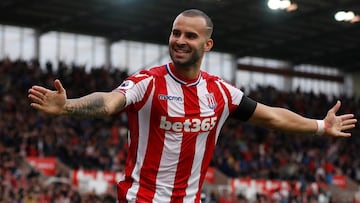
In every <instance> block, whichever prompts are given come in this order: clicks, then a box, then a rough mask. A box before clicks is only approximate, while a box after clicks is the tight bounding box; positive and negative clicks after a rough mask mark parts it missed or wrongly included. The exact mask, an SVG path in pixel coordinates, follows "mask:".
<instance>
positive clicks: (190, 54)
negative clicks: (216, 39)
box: [169, 15, 212, 67]
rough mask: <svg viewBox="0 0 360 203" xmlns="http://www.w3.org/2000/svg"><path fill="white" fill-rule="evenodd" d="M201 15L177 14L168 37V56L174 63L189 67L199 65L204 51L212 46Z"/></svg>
mask: <svg viewBox="0 0 360 203" xmlns="http://www.w3.org/2000/svg"><path fill="white" fill-rule="evenodd" d="M206 31H207V30H206V22H205V19H203V18H202V17H187V16H183V15H179V16H178V17H177V18H176V19H175V21H174V24H173V28H172V32H171V35H170V38H169V52H170V57H171V59H172V61H173V62H174V64H175V65H178V66H182V67H190V66H192V65H200V64H201V60H202V57H203V55H204V52H205V51H209V50H210V49H211V47H212V40H211V39H209V37H208V35H207V32H206Z"/></svg>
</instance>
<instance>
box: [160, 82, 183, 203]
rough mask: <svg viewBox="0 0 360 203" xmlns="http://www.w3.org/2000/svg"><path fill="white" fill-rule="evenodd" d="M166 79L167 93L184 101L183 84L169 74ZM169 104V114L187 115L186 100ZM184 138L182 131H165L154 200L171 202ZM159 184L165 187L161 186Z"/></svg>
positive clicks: (171, 101) (169, 101)
mask: <svg viewBox="0 0 360 203" xmlns="http://www.w3.org/2000/svg"><path fill="white" fill-rule="evenodd" d="M165 80H166V85H167V86H166V88H167V95H168V96H176V97H181V98H182V101H183V100H184V95H183V92H182V89H181V85H180V84H179V83H177V82H175V81H174V80H173V79H172V78H171V77H170V76H169V75H167V76H166V77H165ZM167 106H168V109H167V113H168V115H169V116H173V117H174V116H176V117H181V116H185V110H184V102H179V101H174V100H168V101H167ZM182 138H183V134H182V133H176V134H175V133H165V140H164V148H163V152H162V156H161V160H160V166H159V171H158V175H157V177H156V181H157V187H156V192H155V196H154V202H170V198H171V195H172V188H173V186H174V181H175V176H176V169H177V164H178V162H179V156H180V151H181V143H182ZM159 185H161V186H164V187H161V188H160V187H159Z"/></svg>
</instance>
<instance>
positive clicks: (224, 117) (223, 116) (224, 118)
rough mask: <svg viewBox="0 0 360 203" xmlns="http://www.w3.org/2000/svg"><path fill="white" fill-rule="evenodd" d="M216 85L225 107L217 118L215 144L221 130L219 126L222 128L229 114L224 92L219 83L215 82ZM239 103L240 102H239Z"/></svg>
mask: <svg viewBox="0 0 360 203" xmlns="http://www.w3.org/2000/svg"><path fill="white" fill-rule="evenodd" d="M216 84H217V85H218V87H219V89H220V92H221V94H222V97H223V99H224V102H225V105H224V110H223V112H222V114H221V117H220V118H219V120H218V122H219V123H218V126H219V127H218V128H216V140H215V143H217V140H218V138H219V135H220V130H221V126H223V124H224V123H225V121H226V119H227V118H228V116H229V114H230V112H229V111H230V110H229V106H228V103H229V101H228V98H227V96H226V94H225V91H224V90H223V88H222V86H221V85H220V83H219V82H218V81H217V82H216ZM239 103H240V102H239Z"/></svg>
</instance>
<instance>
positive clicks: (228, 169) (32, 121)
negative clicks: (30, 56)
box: [0, 59, 360, 203]
mask: <svg viewBox="0 0 360 203" xmlns="http://www.w3.org/2000/svg"><path fill="white" fill-rule="evenodd" d="M58 67H59V68H58V69H57V70H56V71H54V70H53V68H52V64H51V63H48V64H47V66H46V68H41V67H40V65H39V62H38V61H37V60H32V61H22V60H17V61H10V60H9V59H3V60H1V61H0V100H1V105H0V202H1V203H2V202H4V203H14V202H25V203H31V202H40V203H48V202H55V203H60V202H75V203H80V202H89V203H91V202H116V185H114V184H113V185H111V186H110V187H107V188H106V189H105V190H103V191H101V192H99V191H97V190H96V189H95V188H90V189H93V190H87V191H86V192H84V191H83V190H82V189H84V188H82V186H81V182H79V183H78V184H77V185H74V184H72V183H73V181H74V171H76V172H79V171H81V175H82V176H84V174H85V175H86V171H103V173H101V175H102V176H104V174H106V172H109V173H110V172H115V173H121V172H122V170H123V166H124V163H125V157H126V153H127V127H126V122H127V119H126V117H125V116H122V115H120V116H119V117H118V119H104V120H100V119H93V120H90V119H82V118H69V117H52V116H48V115H44V114H42V113H39V112H36V111H34V110H32V109H31V108H30V107H29V101H28V99H27V97H26V95H27V90H28V88H29V87H31V85H33V84H35V83H36V84H42V85H45V86H49V87H51V86H52V82H53V80H54V79H55V78H59V79H60V80H62V81H63V85H64V87H66V88H67V89H68V90H69V91H68V92H67V93H68V96H69V97H77V96H82V95H84V94H87V93H89V92H90V91H93V90H98V91H110V90H112V89H113V88H115V87H116V86H117V85H118V84H120V82H121V81H122V80H123V79H124V78H125V77H126V76H127V73H126V72H121V71H119V70H111V71H110V70H106V69H104V68H97V69H92V71H91V72H86V71H85V70H84V68H83V67H81V66H76V65H72V66H68V65H66V64H63V63H60V64H59V66H58ZM249 92H250V94H249V96H250V97H252V98H254V99H255V100H257V101H260V102H262V103H266V104H269V105H273V106H282V107H286V108H289V109H291V110H294V111H296V112H300V113H301V114H303V115H306V116H308V117H314V118H321V117H323V116H324V115H325V113H326V110H327V107H329V106H331V105H332V104H334V103H335V101H336V99H337V98H335V97H332V96H331V95H330V96H329V95H323V94H320V95H316V94H313V93H304V92H300V91H297V92H281V91H278V90H276V89H275V88H273V87H262V86H259V87H257V88H256V89H254V90H251V91H249ZM341 101H342V102H343V104H344V105H343V107H346V108H343V109H341V111H342V113H348V112H355V113H356V117H359V115H360V108H359V107H360V104H359V103H360V101H359V100H356V99H355V98H354V97H352V98H349V97H345V96H343V97H342V98H341ZM358 134H359V128H357V129H356V130H355V134H354V135H353V136H352V137H350V138H346V139H344V138H327V137H313V136H309V135H296V134H294V135H286V134H284V133H279V132H276V131H272V130H267V129H264V128H259V127H255V126H252V125H249V124H246V123H240V122H238V121H235V120H229V121H228V122H227V124H226V125H225V126H224V128H223V130H222V133H221V138H220V140H219V142H218V147H217V149H216V151H215V153H214V157H213V160H212V164H211V165H212V167H213V168H214V169H215V170H216V171H219V172H221V173H223V174H225V175H226V177H227V178H229V179H232V180H237V179H238V178H241V181H243V180H244V179H251V180H268V181H277V180H281V181H290V182H291V181H296V182H300V183H301V187H300V189H295V186H294V185H290V186H289V187H290V189H289V190H288V193H286V194H283V193H281V192H280V191H271V194H270V193H263V194H260V193H257V194H256V195H255V200H254V201H256V202H279V203H280V202H281V203H285V202H289V203H290V202H319V201H320V200H321V199H323V200H324V202H326V201H325V200H326V198H329V200H328V202H354V195H355V194H354V193H355V192H356V191H357V189H358V184H359V183H360V159H359V157H358V156H357V155H358V154H359V153H360V151H359V150H360V149H359V147H358V146H360V138H359V137H358V136H357V135H358ZM32 157H36V158H54V160H53V161H52V162H53V163H54V164H55V165H56V167H54V168H53V170H51V171H50V172H49V171H48V172H49V174H46V173H44V171H41V170H38V169H37V168H36V167H34V165H32V164H31V161H30V160H31V159H30V158H32ZM77 175H78V176H79V174H77ZM87 175H88V176H91V174H90V173H89V174H87ZM97 175H99V174H97ZM115 175H116V174H115ZM338 177H344V178H346V179H345V180H346V184H343V185H341V184H338V183H337V184H335V181H336V180H338V179H336V178H338ZM116 178H117V177H115V178H113V179H116ZM115 181H116V180H115ZM87 183H89V182H87ZM98 183H99V182H98ZM312 183H317V184H318V185H319V187H318V188H317V190H316V191H314V190H311V184H312ZM323 185H325V186H324V187H322V186H323ZM349 187H351V188H349ZM209 188H210V190H208V191H204V193H205V194H206V197H204V202H219V203H228V202H231V203H233V202H248V201H250V200H249V198H248V197H247V196H246V194H243V193H241V192H238V191H235V192H234V191H233V193H229V190H228V189H227V188H225V189H224V188H223V189H222V190H219V188H217V189H214V188H211V187H210V186H209ZM275 190H276V189H275ZM339 190H342V191H343V192H340V193H339V192H338V191H339ZM337 193H339V195H336V194H337ZM344 194H346V197H344ZM341 195H343V196H341ZM331 198H332V200H330V199H331ZM335 198H338V199H335ZM339 198H340V199H339ZM345 198H347V199H345Z"/></svg>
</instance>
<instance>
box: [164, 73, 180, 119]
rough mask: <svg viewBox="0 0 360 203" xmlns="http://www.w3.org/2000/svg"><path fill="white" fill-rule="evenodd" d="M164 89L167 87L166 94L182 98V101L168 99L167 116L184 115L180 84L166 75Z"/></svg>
mask: <svg viewBox="0 0 360 203" xmlns="http://www.w3.org/2000/svg"><path fill="white" fill-rule="evenodd" d="M165 80H166V89H167V95H168V96H177V97H181V98H182V102H180V101H174V100H172V101H170V100H168V102H167V104H168V109H167V112H168V116H170V117H183V116H185V110H184V94H183V91H182V88H181V85H180V84H179V83H177V82H176V81H174V80H173V79H172V78H171V76H169V75H166V76H165Z"/></svg>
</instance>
